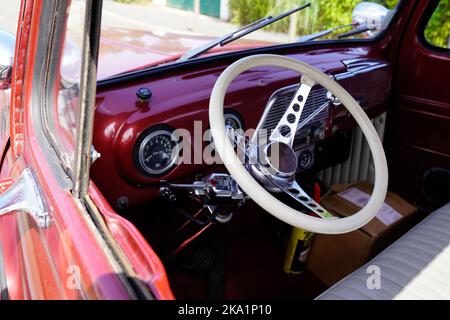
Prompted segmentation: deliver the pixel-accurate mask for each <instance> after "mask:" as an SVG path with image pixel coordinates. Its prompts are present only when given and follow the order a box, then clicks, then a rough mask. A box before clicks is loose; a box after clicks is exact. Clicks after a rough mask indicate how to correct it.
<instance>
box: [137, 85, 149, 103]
mask: <svg viewBox="0 0 450 320" xmlns="http://www.w3.org/2000/svg"><path fill="white" fill-rule="evenodd" d="M136 96H137V97H138V99H139V100H141V101H143V102H147V101H148V100H150V98H151V97H152V91H151V90H150V89H149V88H139V89H138V90H137V91H136Z"/></svg>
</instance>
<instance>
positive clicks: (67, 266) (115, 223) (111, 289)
mask: <svg viewBox="0 0 450 320" xmlns="http://www.w3.org/2000/svg"><path fill="white" fill-rule="evenodd" d="M41 10H42V2H40V1H26V2H24V5H23V6H22V12H23V13H24V14H22V15H21V20H20V22H19V25H21V26H22V27H21V29H20V32H19V33H18V38H19V39H27V41H17V49H16V52H20V55H17V56H16V63H15V66H16V68H14V70H13V72H14V75H13V79H14V81H13V87H12V90H13V93H14V94H13V96H14V101H13V105H12V111H11V112H12V113H16V115H17V117H16V118H13V119H12V123H13V124H14V125H16V128H15V129H12V131H11V138H12V139H13V140H14V141H20V146H21V148H20V149H19V148H17V146H18V145H19V144H17V143H16V145H15V147H16V148H14V149H13V148H10V149H9V151H8V153H7V154H6V157H5V161H4V164H3V166H2V168H1V177H0V178H1V179H5V178H7V179H14V178H15V177H17V176H19V175H20V173H21V171H22V170H23V169H24V168H25V167H29V168H32V170H33V172H34V174H35V178H36V180H37V183H38V184H39V186H40V189H41V192H42V195H43V196H44V201H45V202H46V204H47V207H48V208H49V210H50V214H51V225H50V227H49V228H48V229H45V230H43V229H39V228H38V227H37V226H36V225H35V224H34V222H33V220H31V219H30V218H29V217H28V215H27V214H22V213H17V214H14V215H8V216H5V217H2V219H0V230H1V231H0V235H1V245H2V253H3V262H4V269H5V273H6V279H7V287H8V294H9V297H10V298H11V299H128V298H130V293H129V289H127V285H126V282H127V280H126V279H123V278H122V276H121V275H120V274H119V273H118V271H119V270H120V269H118V265H117V262H115V261H114V258H113V257H112V256H110V254H109V253H108V252H109V251H108V250H105V245H104V244H103V243H102V242H103V241H102V240H101V236H100V233H99V232H98V231H95V226H94V225H93V223H92V221H90V218H89V217H87V216H86V213H83V211H81V210H80V208H81V207H82V204H81V203H80V202H79V201H78V200H76V199H75V198H74V197H73V196H72V194H71V193H70V190H66V189H62V187H61V186H60V183H59V182H58V180H57V179H56V177H55V176H54V171H53V169H52V168H51V167H50V166H49V163H48V160H47V156H48V155H46V154H45V153H44V151H43V150H42V149H41V148H40V144H39V142H38V141H37V139H38V136H37V135H36V132H35V127H34V123H33V121H32V110H31V107H32V104H31V99H32V93H33V90H37V89H36V88H34V87H33V79H32V71H33V69H34V57H35V56H36V49H37V42H38V32H39V17H40V15H41V14H40V13H41ZM19 103H20V104H19ZM19 115H20V116H19ZM16 134H20V135H19V136H15V135H16ZM17 138H19V139H20V140H17ZM13 151H14V152H13ZM2 182H5V184H4V186H7V184H6V182H8V184H9V183H10V181H9V180H8V181H5V180H2ZM92 189H93V188H91V193H92V194H93V198H94V201H95V202H96V203H98V204H105V201H104V200H103V199H102V198H101V197H100V196H98V194H97V193H95V190H94V191H93V192H92ZM94 189H95V188H94ZM100 208H101V209H103V210H104V213H105V217H107V218H108V222H109V225H110V227H111V229H112V233H113V236H117V238H118V243H119V244H122V246H123V247H122V248H123V250H124V252H125V254H126V255H127V256H128V257H130V261H132V262H133V263H134V265H133V266H134V267H135V268H136V269H137V270H138V272H139V273H140V275H142V276H143V279H144V280H146V282H147V283H148V285H149V286H150V287H151V288H152V289H153V290H154V292H155V294H156V296H157V297H158V298H163V299H164V298H165V299H170V298H172V297H173V295H172V294H171V291H170V288H169V286H168V284H167V278H166V276H165V272H164V268H163V266H162V264H161V262H160V261H159V259H158V258H157V257H156V255H155V254H154V253H153V251H152V250H151V248H150V247H149V246H148V244H146V243H145V241H144V240H143V239H142V237H140V236H139V233H138V232H137V231H135V230H134V229H133V228H132V227H131V226H130V225H129V223H127V222H126V221H122V220H120V219H117V218H116V217H114V216H113V214H112V213H111V212H108V207H107V206H103V207H100ZM114 219H115V220H114ZM119 234H120V236H118V235H119ZM124 239H127V240H126V241H125V240H124ZM139 261H140V262H141V266H140V265H139V264H138V262H139ZM145 272H146V273H145Z"/></svg>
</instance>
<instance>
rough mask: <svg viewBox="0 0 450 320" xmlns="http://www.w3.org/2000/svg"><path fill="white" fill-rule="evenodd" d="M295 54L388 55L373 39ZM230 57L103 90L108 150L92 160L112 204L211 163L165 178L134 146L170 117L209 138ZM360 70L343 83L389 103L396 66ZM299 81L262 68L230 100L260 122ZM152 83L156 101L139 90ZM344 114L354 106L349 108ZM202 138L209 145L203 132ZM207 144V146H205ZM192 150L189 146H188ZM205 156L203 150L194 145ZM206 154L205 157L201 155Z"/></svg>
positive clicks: (371, 103)
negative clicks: (273, 98)
mask: <svg viewBox="0 0 450 320" xmlns="http://www.w3.org/2000/svg"><path fill="white" fill-rule="evenodd" d="M289 56H290V57H293V58H295V59H299V60H302V61H304V62H307V63H310V64H312V65H314V66H316V67H317V68H320V69H321V70H323V71H325V72H327V73H330V74H335V73H339V72H344V71H345V70H346V68H345V66H344V65H343V63H342V60H347V59H353V58H361V57H371V58H374V59H380V60H383V56H382V54H381V52H380V51H379V50H377V48H372V47H371V46H353V47H334V48H332V49H324V48H309V49H308V50H305V49H304V50H303V51H302V52H298V53H295V54H292V53H291V54H289ZM228 63H229V61H225V62H219V63H216V64H214V65H208V66H202V67H198V68H193V69H191V70H180V71H178V72H173V73H171V74H168V75H164V76H160V77H157V78H154V79H144V80H142V81H139V82H134V83H124V84H123V85H121V86H120V87H113V88H111V89H105V90H99V91H98V93H97V107H96V113H95V124H94V132H95V134H94V141H93V143H94V146H95V148H96V149H97V150H98V151H99V152H100V153H101V154H102V156H101V158H100V159H98V160H97V161H96V162H95V163H94V165H93V166H92V171H91V172H92V177H93V179H94V181H95V182H96V184H97V185H98V187H99V188H100V189H101V190H102V192H103V194H104V195H105V197H106V198H107V199H108V200H109V202H110V204H111V205H112V206H115V203H116V201H117V199H118V198H120V197H122V196H126V197H128V199H129V201H130V204H132V205H137V204H141V203H144V202H146V201H149V200H150V199H151V198H152V197H154V196H155V195H156V192H157V190H158V189H157V188H148V187H145V186H146V185H149V184H154V183H158V182H159V180H160V179H161V178H163V179H182V178H186V177H188V178H191V177H192V176H193V175H194V174H195V173H199V172H203V171H204V170H205V169H207V167H208V165H207V164H204V163H203V164H187V165H183V164H181V165H179V166H177V167H175V168H174V169H173V170H172V171H171V172H170V173H168V174H167V175H165V176H163V177H161V178H159V177H158V178H152V177H150V178H149V177H144V176H143V175H142V174H141V173H139V172H138V170H137V169H136V168H135V166H134V164H133V159H132V154H133V147H134V145H135V142H136V139H137V138H138V137H139V134H140V133H142V132H143V131H144V130H145V129H147V128H148V127H151V126H152V125H155V124H161V123H164V124H167V125H169V126H171V127H172V128H183V129H186V130H188V131H189V132H190V133H191V136H192V137H200V139H201V137H203V134H202V133H203V131H204V130H206V129H208V128H209V122H208V105H209V97H210V94H211V90H212V88H213V86H214V83H215V81H216V80H217V78H218V76H219V75H220V73H221V72H222V71H223V70H224V69H225V68H226V67H227V65H228ZM362 77H363V78H364V80H365V81H361V79H360V78H361V77H355V79H353V80H349V81H345V82H343V85H344V86H346V87H347V89H349V91H350V92H353V93H354V94H355V95H356V96H359V95H361V94H363V93H367V92H369V94H365V96H364V98H365V102H366V105H367V107H368V110H370V109H371V108H376V107H380V106H381V110H378V112H380V111H383V110H385V109H386V104H385V102H386V97H387V96H388V95H389V90H390V77H391V71H390V69H389V68H387V69H379V70H377V71H374V72H372V73H370V75H366V76H365V77H364V76H362ZM298 81H299V75H297V74H295V73H294V72H291V71H287V70H281V69H274V68H271V67H261V68H257V69H254V70H251V71H248V72H246V73H244V74H242V75H240V76H239V77H238V78H237V79H236V80H235V81H234V82H233V84H232V85H231V86H230V89H229V92H228V95H227V98H226V101H225V102H226V107H227V108H232V109H234V110H236V111H238V112H239V113H240V114H241V116H242V117H243V119H244V120H245V125H246V128H255V127H256V125H257V123H258V120H259V118H260V116H261V115H262V112H263V109H264V107H265V105H266V103H267V101H268V99H269V97H270V95H271V94H272V93H273V92H274V91H275V90H276V89H279V88H281V87H284V86H286V85H290V84H294V83H297V82H298ZM140 87H148V88H150V89H151V90H152V92H153V96H152V98H151V100H150V102H149V103H148V104H142V103H139V102H138V101H137V98H136V91H137V89H138V88H140ZM341 111H343V112H341V113H340V114H336V117H339V116H345V117H346V118H347V113H346V112H345V111H344V109H341ZM195 121H199V122H201V125H202V130H201V134H200V135H194V123H195ZM196 143H198V144H201V145H202V146H203V147H204V146H206V143H205V142H202V141H200V140H199V139H197V140H196V141H195V142H194V143H193V146H195V145H196ZM201 150H202V151H203V148H201ZM185 156H186V153H185ZM194 156H195V157H197V160H200V163H202V155H201V154H199V153H198V152H194V150H193V149H192V150H191V162H194ZM198 158H199V159H198Z"/></svg>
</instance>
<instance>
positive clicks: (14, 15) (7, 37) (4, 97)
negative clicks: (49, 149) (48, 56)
mask: <svg viewBox="0 0 450 320" xmlns="http://www.w3.org/2000/svg"><path fill="white" fill-rule="evenodd" d="M19 11H20V0H11V1H9V2H8V5H7V6H3V8H2V10H0V32H1V35H0V41H2V43H0V77H1V80H2V81H1V83H0V152H2V151H3V148H4V147H5V145H6V141H7V139H8V137H9V113H10V100H11V88H10V87H11V75H12V71H11V70H12V68H11V66H12V65H13V64H14V61H13V60H14V57H13V56H14V51H15V37H16V33H17V24H18V22H19Z"/></svg>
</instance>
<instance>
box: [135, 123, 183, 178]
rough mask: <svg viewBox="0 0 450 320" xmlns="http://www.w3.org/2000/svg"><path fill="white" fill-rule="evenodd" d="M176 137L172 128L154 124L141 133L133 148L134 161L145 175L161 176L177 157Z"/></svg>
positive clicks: (171, 166)
mask: <svg viewBox="0 0 450 320" xmlns="http://www.w3.org/2000/svg"><path fill="white" fill-rule="evenodd" d="M179 152H180V150H179V144H178V139H176V137H175V136H174V135H173V130H172V129H169V128H162V127H159V126H155V127H152V128H149V129H147V130H146V131H144V133H142V134H141V136H140V138H139V139H138V141H137V142H136V146H135V150H134V163H135V166H136V167H137V168H138V169H139V171H140V172H141V173H142V174H144V175H147V176H152V177H157V176H161V175H163V174H165V173H167V172H168V171H170V169H172V168H173V167H174V165H175V164H176V163H177V160H178V159H179Z"/></svg>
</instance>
